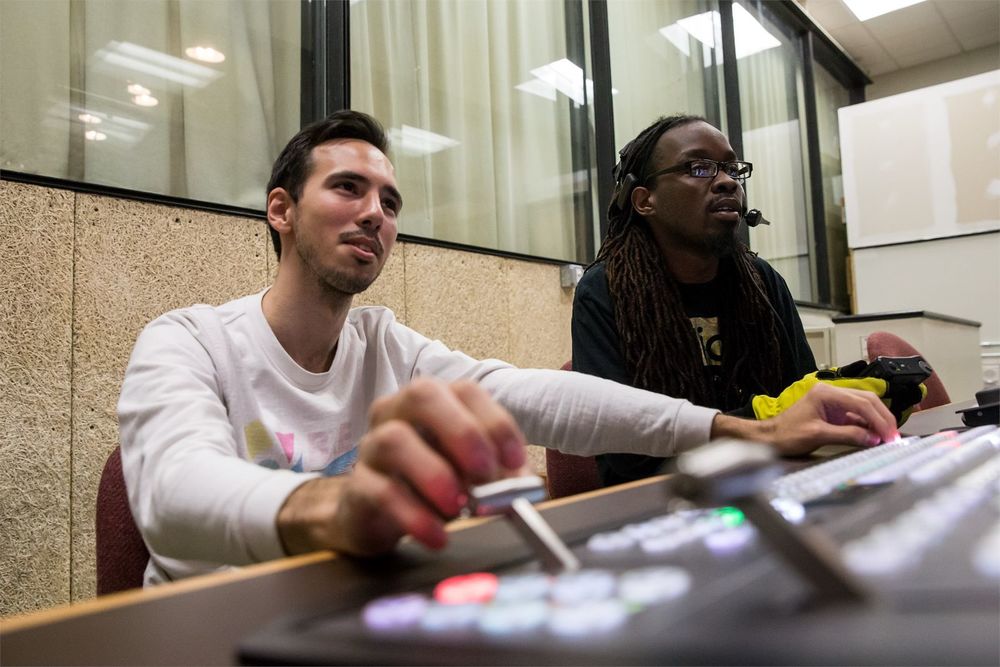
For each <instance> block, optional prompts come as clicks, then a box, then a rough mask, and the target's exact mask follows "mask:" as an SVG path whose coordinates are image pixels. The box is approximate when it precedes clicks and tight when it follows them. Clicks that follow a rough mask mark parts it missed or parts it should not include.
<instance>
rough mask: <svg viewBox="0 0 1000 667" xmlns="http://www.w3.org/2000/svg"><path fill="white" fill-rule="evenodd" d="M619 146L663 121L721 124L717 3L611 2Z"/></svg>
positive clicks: (690, 0)
mask: <svg viewBox="0 0 1000 667" xmlns="http://www.w3.org/2000/svg"><path fill="white" fill-rule="evenodd" d="M607 6H608V29H609V33H610V48H611V81H612V83H613V84H614V87H615V89H616V91H620V92H618V93H617V94H616V95H615V96H614V98H613V99H614V118H615V146H616V148H621V147H622V146H624V145H625V144H626V143H628V142H629V141H630V140H631V139H632V138H633V137H635V135H636V134H638V133H639V132H640V131H641V130H642V129H643V128H645V127H647V126H648V125H649V124H650V123H652V122H653V121H654V120H656V119H657V118H659V117H660V116H669V115H671V114H675V113H685V114H696V115H703V116H706V117H707V118H708V119H709V120H711V121H712V122H713V123H718V122H719V121H720V118H719V116H720V114H719V98H720V95H719V87H720V85H721V71H720V70H719V68H718V64H719V63H720V62H721V56H722V48H721V43H722V42H721V38H719V37H718V32H717V19H718V9H717V6H716V3H715V2H714V1H712V2H707V1H705V0H682V1H680V2H662V1H661V0H609V2H608V3H607Z"/></svg>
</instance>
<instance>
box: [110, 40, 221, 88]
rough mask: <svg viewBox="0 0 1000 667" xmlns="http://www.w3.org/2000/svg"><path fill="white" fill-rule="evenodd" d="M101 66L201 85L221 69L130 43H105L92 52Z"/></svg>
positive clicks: (193, 86)
mask: <svg viewBox="0 0 1000 667" xmlns="http://www.w3.org/2000/svg"><path fill="white" fill-rule="evenodd" d="M94 55H95V56H96V57H97V59H98V60H99V61H100V62H101V63H103V64H104V65H107V66H110V67H112V68H122V69H127V70H131V71H133V72H140V73H142V74H146V75H147V76H155V77H158V78H160V79H164V80H166V81H173V82H174V83H179V84H181V85H182V86H190V87H192V88H203V87H205V86H207V85H208V84H209V83H210V82H211V81H213V80H215V79H217V78H219V77H220V76H222V72H220V71H219V70H216V69H212V68H211V67H205V66H204V65H199V64H198V63H193V62H191V61H190V60H184V59H183V58H177V57H175V56H171V55H168V54H166V53H163V52H162V51H156V50H154V49H148V48H146V47H145V46H139V45H138V44H132V43H131V42H117V41H111V42H108V44H107V46H105V47H104V48H101V49H98V51H97V53H95V54H94Z"/></svg>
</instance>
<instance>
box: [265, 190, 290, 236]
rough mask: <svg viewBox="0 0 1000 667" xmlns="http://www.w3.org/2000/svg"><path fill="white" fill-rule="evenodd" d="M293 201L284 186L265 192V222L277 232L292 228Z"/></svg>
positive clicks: (285, 232)
mask: <svg viewBox="0 0 1000 667" xmlns="http://www.w3.org/2000/svg"><path fill="white" fill-rule="evenodd" d="M294 208H295V202H294V201H292V196H291V195H290V194H288V190H285V188H275V189H273V190H271V191H270V192H269V193H267V224H269V225H271V227H272V229H274V231H276V232H278V233H279V234H287V233H288V232H289V231H291V229H292V217H293V216H292V212H293V210H294Z"/></svg>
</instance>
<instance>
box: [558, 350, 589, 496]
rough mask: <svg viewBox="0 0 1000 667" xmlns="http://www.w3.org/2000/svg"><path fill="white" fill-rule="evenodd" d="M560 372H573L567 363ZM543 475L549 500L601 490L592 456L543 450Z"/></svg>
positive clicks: (571, 366) (570, 364)
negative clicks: (547, 488)
mask: <svg viewBox="0 0 1000 667" xmlns="http://www.w3.org/2000/svg"><path fill="white" fill-rule="evenodd" d="M562 370H564V371H571V370H573V362H572V361H567V362H566V363H565V364H563V367H562ZM545 475H546V480H547V483H548V487H549V497H550V498H562V497H564V496H572V495H576V494H577V493H585V492H587V491H593V490H594V489H599V488H601V486H602V485H601V476H600V474H599V473H598V472H597V459H595V458H594V457H593V456H576V455H573V454H565V453H563V452H560V451H558V450H556V449H546V450H545Z"/></svg>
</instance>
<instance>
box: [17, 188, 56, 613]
mask: <svg viewBox="0 0 1000 667" xmlns="http://www.w3.org/2000/svg"><path fill="white" fill-rule="evenodd" d="M0 235H2V237H3V245H2V246H0V247H2V248H3V253H2V261H0V267H2V268H0V271H2V272H3V275H2V279H0V293H2V294H0V397H2V400H0V433H2V437H0V616H6V615H9V614H13V613H20V612H26V611H34V610H36V609H41V608H43V607H48V606H52V605H55V604H60V603H65V602H68V601H69V595H70V493H69V485H70V372H71V371H70V366H71V362H70V360H71V358H72V357H71V339H70V323H71V317H72V302H71V297H72V290H71V286H72V284H73V194H72V193H68V192H64V191H61V190H50V189H47V188H39V187H34V186H29V185H23V184H19V183H9V182H0Z"/></svg>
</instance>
